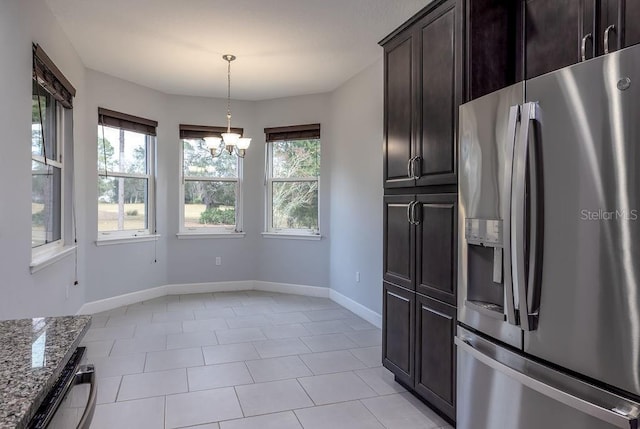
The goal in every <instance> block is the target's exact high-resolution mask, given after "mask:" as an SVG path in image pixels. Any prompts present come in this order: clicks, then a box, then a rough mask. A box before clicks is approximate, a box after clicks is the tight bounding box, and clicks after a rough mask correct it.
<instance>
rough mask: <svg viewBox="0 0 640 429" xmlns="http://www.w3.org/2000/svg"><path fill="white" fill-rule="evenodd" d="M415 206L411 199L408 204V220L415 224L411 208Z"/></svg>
mask: <svg viewBox="0 0 640 429" xmlns="http://www.w3.org/2000/svg"><path fill="white" fill-rule="evenodd" d="M412 207H413V201H411V202H410V203H409V204H408V205H407V221H408V222H409V223H410V224H411V225H413V220H412V211H411V208H412Z"/></svg>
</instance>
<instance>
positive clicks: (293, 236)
mask: <svg viewBox="0 0 640 429" xmlns="http://www.w3.org/2000/svg"><path fill="white" fill-rule="evenodd" d="M262 238H282V239H284V240H312V241H318V240H322V236H321V235H320V234H291V233H285V232H263V233H262Z"/></svg>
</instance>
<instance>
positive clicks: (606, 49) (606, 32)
mask: <svg viewBox="0 0 640 429" xmlns="http://www.w3.org/2000/svg"><path fill="white" fill-rule="evenodd" d="M611 30H613V31H615V30H616V26H615V25H613V24H611V25H610V26H608V27H607V29H606V30H604V53H605V54H608V53H609V33H611Z"/></svg>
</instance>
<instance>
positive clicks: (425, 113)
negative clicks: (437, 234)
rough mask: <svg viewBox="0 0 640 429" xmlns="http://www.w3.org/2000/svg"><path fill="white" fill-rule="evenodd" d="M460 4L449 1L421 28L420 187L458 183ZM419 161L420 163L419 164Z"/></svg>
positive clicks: (418, 181) (429, 16) (418, 183)
mask: <svg viewBox="0 0 640 429" xmlns="http://www.w3.org/2000/svg"><path fill="white" fill-rule="evenodd" d="M456 13H457V9H456V3H455V1H448V2H446V3H444V4H443V5H442V6H440V7H439V8H438V9H437V10H436V11H434V12H433V13H431V14H429V15H428V16H427V17H426V18H425V19H423V20H422V21H421V22H420V23H419V26H418V30H417V31H419V33H417V34H416V36H414V37H419V38H420V41H421V43H420V44H419V46H418V47H419V60H418V61H416V62H417V64H418V66H419V73H418V74H419V76H420V82H419V84H420V88H419V92H420V93H421V96H420V97H419V103H418V109H419V110H418V111H419V112H420V113H419V116H420V122H419V124H420V126H419V129H418V138H417V142H416V143H417V147H416V155H417V156H419V157H420V162H419V163H418V165H416V166H415V167H414V168H415V169H416V170H418V169H419V174H418V175H417V176H419V178H417V180H416V185H418V186H426V185H439V184H455V183H456V181H457V176H456V144H455V138H456V118H457V112H458V105H459V104H460V101H461V99H462V97H461V93H462V92H461V90H462V88H461V87H462V80H461V79H459V74H458V64H457V62H456V41H457V40H456ZM416 162H417V161H416Z"/></svg>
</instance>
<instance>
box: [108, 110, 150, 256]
mask: <svg viewBox="0 0 640 429" xmlns="http://www.w3.org/2000/svg"><path fill="white" fill-rule="evenodd" d="M102 117H109V118H115V119H116V120H120V119H124V121H125V122H126V123H130V124H137V123H138V122H137V121H140V123H141V124H143V125H144V126H145V128H140V129H132V128H131V127H130V126H126V125H125V126H122V125H121V126H119V127H118V126H116V125H115V124H113V123H109V122H108V121H107V123H105V121H103V119H101V118H102ZM127 121H128V122H127ZM100 127H110V128H113V129H118V130H119V129H124V130H125V131H130V132H135V133H138V134H142V135H144V138H145V165H146V173H144V174H142V173H123V172H119V171H110V170H106V169H104V168H102V169H101V168H98V169H97V179H98V181H99V180H100V179H101V178H123V179H144V180H146V181H147V194H146V204H145V217H146V225H147V227H146V228H143V229H123V230H109V231H100V230H99V228H98V224H97V223H96V233H97V240H96V244H98V245H102V244H108V243H109V242H113V243H121V242H127V241H129V240H139V241H147V240H149V239H150V238H154V237H157V231H156V173H157V163H156V152H157V137H156V135H155V128H156V127H157V122H155V121H151V120H148V119H143V118H139V117H136V116H132V115H128V114H125V113H119V112H115V111H111V110H107V109H103V108H98V124H97V139H96V150H99V147H100V138H101V137H102V138H103V134H102V132H101V129H100ZM151 128H153V132H151V131H150V130H151ZM145 129H147V131H145ZM99 160H100V154H98V161H99ZM96 185H97V183H96ZM98 198H99V195H98ZM98 198H96V207H97V206H98V205H99V204H100V203H99V201H98ZM96 215H97V212H96ZM96 221H99V219H98V218H97V217H96Z"/></svg>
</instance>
